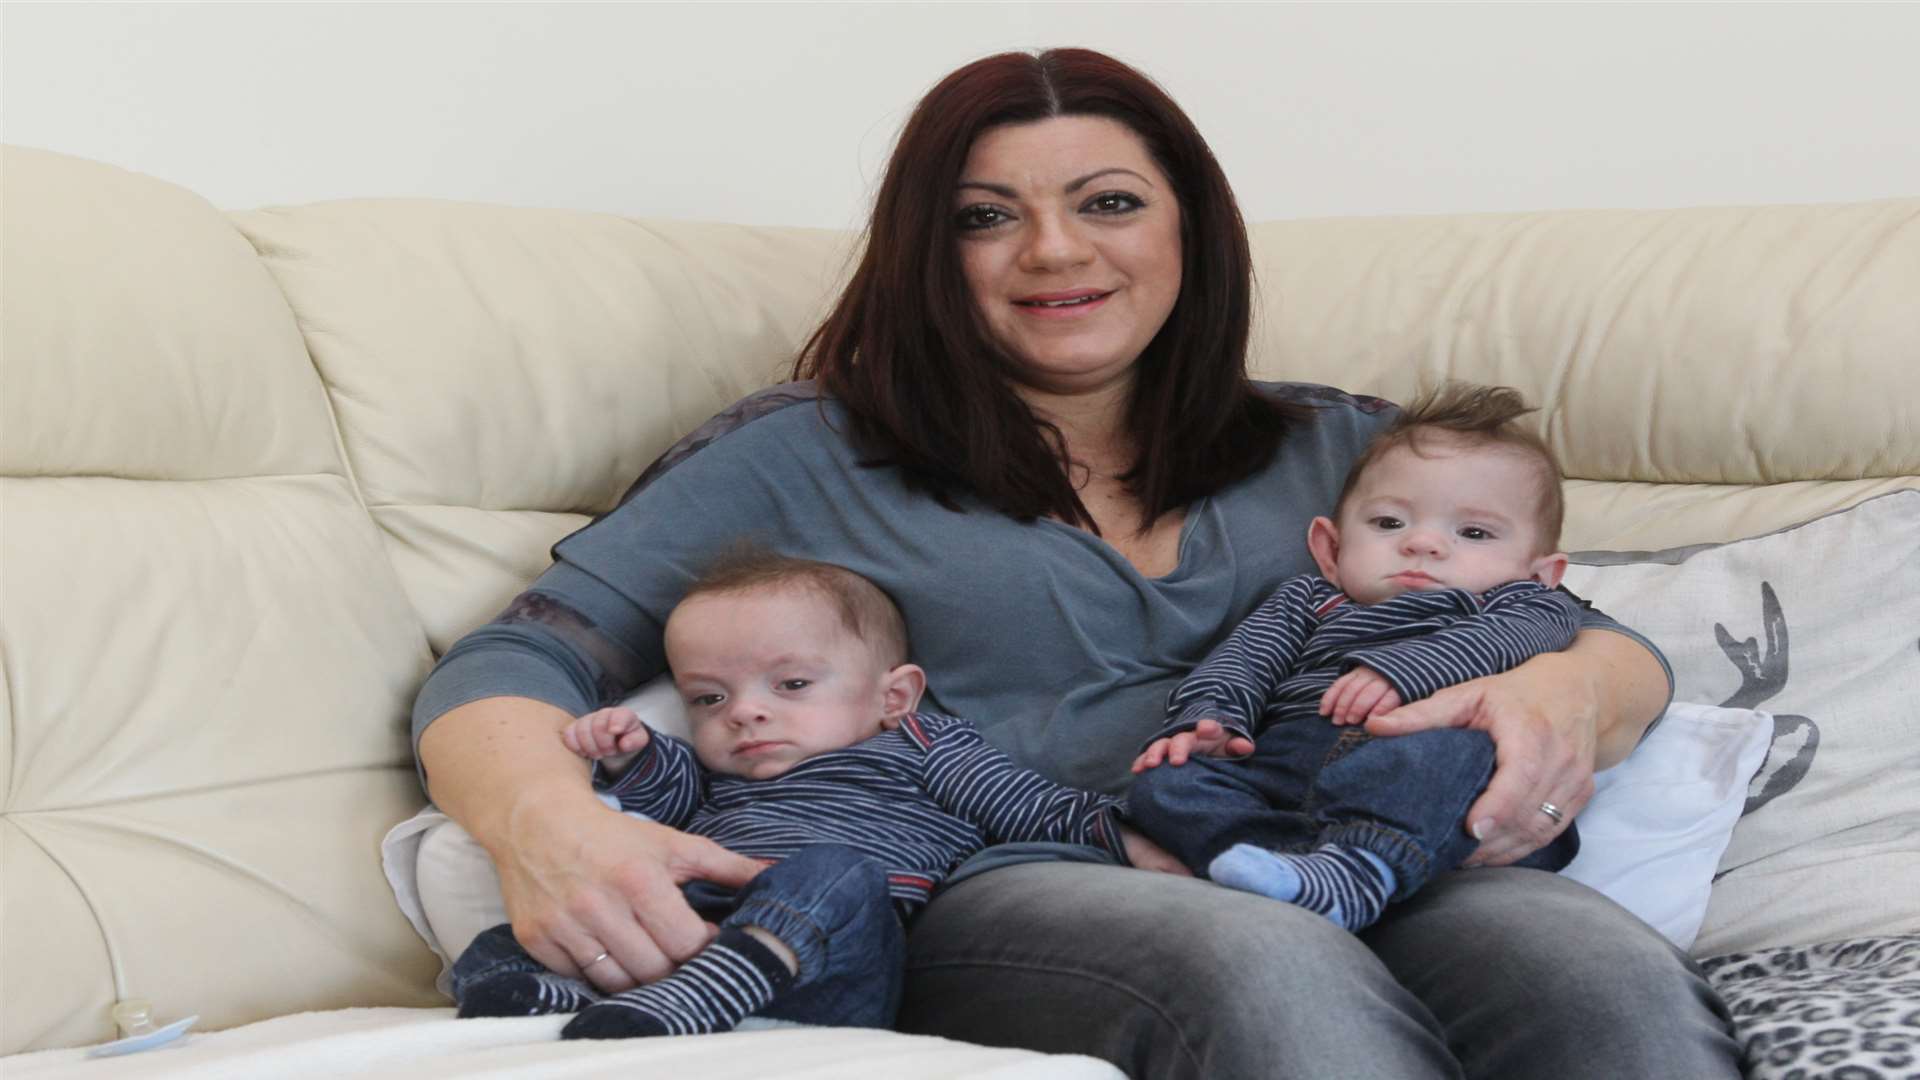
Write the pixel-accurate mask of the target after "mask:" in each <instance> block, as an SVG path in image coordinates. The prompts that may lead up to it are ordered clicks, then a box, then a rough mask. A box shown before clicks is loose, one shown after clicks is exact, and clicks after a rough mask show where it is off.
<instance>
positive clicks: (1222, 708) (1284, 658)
mask: <svg viewBox="0 0 1920 1080" xmlns="http://www.w3.org/2000/svg"><path fill="white" fill-rule="evenodd" d="M1338 595H1339V591H1338V590H1337V589H1335V588H1334V587H1333V586H1332V585H1330V584H1328V583H1327V582H1326V581H1324V580H1323V579H1321V578H1320V577H1318V576H1317V575H1312V574H1306V575H1302V576H1300V577H1295V578H1289V579H1287V580H1286V581H1284V582H1282V583H1281V585H1280V587H1279V588H1278V589H1275V590H1274V591H1273V595H1271V596H1269V597H1267V599H1266V600H1265V602H1263V603H1262V604H1261V605H1260V606H1259V607H1258V608H1256V609H1254V612H1253V614H1251V615H1249V616H1247V617H1246V618H1245V619H1244V620H1242V621H1241V623H1240V625H1239V626H1236V627H1234V629H1233V633H1232V634H1229V635H1228V636H1227V640H1225V641H1223V642H1221V643H1220V645H1219V646H1218V647H1217V648H1215V649H1214V650H1213V652H1212V653H1211V654H1209V655H1208V656H1207V659H1206V662H1205V663H1203V664H1201V665H1200V666H1199V667H1197V668H1195V669H1194V670H1193V674H1191V675H1188V676H1187V677H1186V679H1185V680H1183V681H1182V682H1181V683H1180V685H1179V687H1177V688H1176V689H1175V690H1174V691H1173V693H1172V694H1171V695H1169V696H1168V698H1167V716H1168V722H1167V725H1166V727H1164V728H1162V729H1161V730H1160V731H1159V732H1158V733H1157V734H1155V735H1154V736H1153V739H1149V740H1148V742H1152V741H1154V740H1155V739H1164V738H1166V737H1167V736H1169V735H1173V734H1177V733H1178V732H1182V731H1187V730H1190V729H1191V728H1192V727H1193V726H1194V725H1195V724H1198V723H1199V722H1200V721H1202V720H1205V719H1207V718H1209V717H1211V718H1213V719H1215V720H1218V721H1220V723H1221V725H1222V726H1223V727H1225V728H1226V729H1227V730H1228V731H1231V732H1233V733H1234V734H1236V735H1240V736H1243V737H1245V738H1249V739H1251V738H1253V737H1254V736H1255V735H1256V734H1258V733H1259V725H1260V718H1261V716H1262V714H1264V713H1265V712H1266V708H1267V698H1268V697H1269V695H1271V694H1272V693H1273V691H1274V689H1275V688H1276V687H1278V686H1279V685H1280V684H1281V683H1282V682H1283V681H1285V680H1286V678H1287V676H1289V675H1291V674H1292V673H1293V667H1294V664H1295V663H1296V662H1297V661H1298V659H1299V657H1300V650H1301V648H1302V647H1304V646H1305V644H1306V641H1307V638H1308V637H1309V636H1310V635H1311V634H1312V633H1313V627H1314V621H1315V614H1314V613H1315V609H1316V608H1317V607H1318V606H1319V605H1320V603H1321V602H1324V601H1326V600H1330V599H1332V598H1334V597H1336V596H1338Z"/></svg>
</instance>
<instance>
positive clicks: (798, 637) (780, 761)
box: [666, 585, 889, 780]
mask: <svg viewBox="0 0 1920 1080" xmlns="http://www.w3.org/2000/svg"><path fill="white" fill-rule="evenodd" d="M666 646H667V663H668V665H669V666H670V667H671V668H672V669H673V682H674V685H675V686H676V687H678V688H679V690H680V696H681V698H682V699H683V700H685V701H686V703H687V713H688V716H689V718H690V719H691V720H692V722H693V749H694V753H695V754H696V755H698V757H699V758H700V762H701V764H703V765H705V766H706V767H707V768H709V769H712V770H713V771H715V772H721V773H729V774H731V775H734V776H745V777H750V778H753V779H756V780H765V779H768V778H770V777H775V776H779V775H780V774H781V773H784V772H786V771H787V770H788V769H791V768H793V767H794V766H795V765H797V764H799V763H800V762H802V761H805V760H806V759H808V758H810V757H813V756H815V755H817V754H823V753H826V752H827V751H829V750H840V749H843V748H845V747H848V746H852V745H853V744H855V743H857V742H861V741H863V740H865V739H870V738H872V737H873V736H875V735H878V734H880V731H881V725H880V719H881V717H882V715H883V714H884V713H885V712H886V682H887V672H888V671H889V668H888V666H887V664H886V663H885V662H884V661H883V660H881V659H880V658H879V657H877V656H875V655H874V651H873V650H872V649H871V648H869V647H868V646H867V644H866V643H865V642H863V641H861V640H859V639H858V638H856V637H854V635H853V634H852V632H850V631H849V630H848V629H847V628H846V626H845V624H844V623H842V622H841V620H840V614H839V612H838V611H837V610H836V609H835V608H834V606H833V605H832V603H830V602H829V601H828V600H826V599H825V598H824V597H822V596H819V595H817V594H816V593H814V592H813V591H812V590H811V589H809V588H806V587H804V586H795V585H785V586H774V587H771V588H767V589H758V590H752V591H748V592H734V593H704V594H702V595H699V596H695V597H693V598H692V599H690V600H687V601H686V602H684V603H682V604H681V605H680V606H679V607H678V608H675V609H674V612H673V615H672V617H671V618H669V619H668V620H667V634H666Z"/></svg>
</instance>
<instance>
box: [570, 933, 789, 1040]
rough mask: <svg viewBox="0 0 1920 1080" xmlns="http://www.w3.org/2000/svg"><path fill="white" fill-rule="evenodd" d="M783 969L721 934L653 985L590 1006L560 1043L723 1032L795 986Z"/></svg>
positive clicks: (751, 944) (752, 944) (740, 937)
mask: <svg viewBox="0 0 1920 1080" xmlns="http://www.w3.org/2000/svg"><path fill="white" fill-rule="evenodd" d="M793 978H794V976H793V973H792V972H791V971H788V970H787V965H786V963H785V962H784V961H782V960H781V959H780V957H779V956H777V955H775V954H774V951H773V950H772V949H769V948H767V947H766V946H765V945H762V944H761V943H760V942H758V941H755V940H754V938H753V935H751V934H749V933H747V932H746V931H745V930H744V929H742V928H740V927H737V926H729V927H727V928H725V929H723V930H721V931H720V936H719V937H717V938H714V939H713V942H712V943H711V944H709V945H708V946H707V947H706V948H705V949H702V950H701V951H700V955H698V956H696V957H694V958H693V959H691V960H689V961H687V962H686V963H685V964H682V965H681V966H680V970H678V971H676V972H674V973H673V974H671V975H669V976H667V977H666V978H664V979H661V980H660V981H659V982H656V983H649V984H647V985H646V986H640V987H635V988H634V989H632V990H628V991H626V992H625V993H621V994H614V995H612V996H610V997H606V998H603V999H601V1000H600V1002H599V1003H598V1004H595V1005H593V1006H590V1007H589V1008H587V1009H586V1010H585V1011H584V1012H582V1013H581V1014H580V1015H579V1016H576V1017H574V1018H573V1020H572V1022H571V1023H569V1024H568V1025H567V1026H566V1027H565V1028H563V1029H562V1030H561V1032H560V1037H561V1038H563V1039H629V1038H635V1037H637V1036H642V1035H700V1034H704V1033H706V1032H710V1031H727V1030H729V1029H731V1028H732V1027H734V1025H736V1024H738V1023H739V1022H740V1021H741V1020H743V1019H745V1018H746V1017H748V1016H751V1015H753V1014H754V1013H756V1012H759V1011H760V1010H761V1009H764V1008H766V1007H767V1005H768V1004H770V1003H771V1002H772V1001H773V999H774V998H777V997H779V996H780V995H781V994H782V993H785V992H786V990H787V988H788V987H790V986H792V985H793Z"/></svg>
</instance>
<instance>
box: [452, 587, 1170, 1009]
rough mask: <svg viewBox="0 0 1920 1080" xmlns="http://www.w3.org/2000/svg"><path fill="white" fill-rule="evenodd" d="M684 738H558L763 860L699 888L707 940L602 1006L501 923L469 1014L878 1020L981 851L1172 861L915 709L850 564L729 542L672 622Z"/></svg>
mask: <svg viewBox="0 0 1920 1080" xmlns="http://www.w3.org/2000/svg"><path fill="white" fill-rule="evenodd" d="M666 655H667V664H668V667H669V668H670V670H671V671H672V673H673V681H674V685H675V687H676V688H677V689H678V690H679V691H680V694H681V695H682V697H683V698H684V699H685V701H686V704H687V711H688V714H689V719H690V722H691V725H692V744H691V746H689V745H688V744H687V743H686V742H683V741H681V740H679V739H676V738H672V737H669V736H664V735H661V734H658V733H656V732H653V731H651V730H650V729H648V728H647V726H646V725H645V724H644V723H642V722H641V721H640V719H639V718H638V717H637V716H635V715H634V713H633V712H632V711H631V710H628V709H624V708H609V709H601V710H598V711H596V712H591V713H588V714H586V715H585V716H581V717H579V718H577V719H576V720H574V721H573V722H572V724H570V725H569V726H567V727H566V728H564V729H563V731H562V733H561V738H562V739H563V741H564V742H565V743H566V745H567V746H568V747H569V748H570V749H572V750H573V751H574V752H575V753H577V754H579V755H580V756H582V757H585V758H589V759H592V760H593V761H594V768H593V773H594V784H595V786H596V787H597V788H599V789H600V790H602V791H603V792H605V793H609V794H611V795H613V796H615V797H617V798H618V800H619V802H620V805H621V808H622V809H623V810H627V811H631V812H638V813H642V814H645V815H647V816H648V817H651V818H653V819H654V820H656V821H658V822H661V823H663V824H666V825H670V826H673V827H675V828H679V829H683V830H685V831H687V832H691V833H695V834H698V835H700V836H705V837H709V838H711V839H713V840H714V841H716V842H718V843H719V844H720V845H721V846H723V847H726V848H728V849H730V850H733V851H735V852H739V853H741V854H743V855H747V856H750V857H753V858H756V859H759V860H761V861H764V862H766V863H768V864H769V865H768V867H767V868H766V869H765V870H762V871H761V872H760V873H759V875H758V876H756V877H755V878H754V879H753V880H752V881H751V882H749V883H748V884H747V885H746V886H745V887H743V888H741V889H739V890H738V891H737V892H736V891H734V890H731V889H725V888H722V887H719V886H717V885H714V884H713V883H711V882H704V881H695V882H691V883H689V884H688V885H687V886H686V887H685V888H684V890H683V892H684V894H685V896H686V898H687V901H688V903H689V905H690V906H691V907H693V909H694V910H695V911H697V912H699V913H700V915H701V916H702V917H703V918H705V919H707V920H709V921H710V922H713V923H717V924H718V935H717V936H716V937H714V938H713V940H712V941H711V942H710V943H709V944H708V945H707V947H706V948H705V949H704V950H703V951H702V952H700V953H699V954H697V955H696V956H694V957H693V959H691V960H689V961H687V962H686V963H685V964H683V965H682V966H681V967H680V968H678V969H677V970H676V971H674V973H673V974H671V975H669V976H667V977H666V978H664V979H662V980H660V981H658V982H654V983H650V984H648V985H645V986H641V987H637V988H635V989H632V990H628V991H626V992H624V993H619V994H613V995H610V996H602V995H600V994H599V993H598V992H596V991H595V990H594V988H593V987H592V986H590V985H589V984H587V983H585V982H583V981H580V980H578V979H571V978H566V977H563V976H560V975H556V974H554V973H552V972H549V971H547V970H546V969H545V968H543V967H542V966H541V965H540V963H539V962H538V961H536V960H534V959H533V958H532V957H531V956H530V955H528V954H527V952H526V951H525V950H524V949H523V948H521V946H520V945H519V943H518V942H516V941H515V940H514V937H513V932H512V929H511V927H509V926H505V925H502V926H498V927H495V928H493V929H491V930H488V931H486V932H485V933H483V934H481V935H480V936H479V937H478V938H476V939H475V941H474V943H473V944H472V945H471V946H469V947H468V949H467V951H466V952H464V953H462V954H461V957H460V959H459V960H458V961H457V962H456V963H455V964H454V968H453V988H454V996H455V998H456V999H457V1000H458V1001H459V1004H460V1015H461V1016H526V1015H531V1014H539V1013H556V1012H576V1011H577V1012H579V1014H580V1015H578V1016H576V1017H575V1018H574V1019H573V1020H572V1021H571V1022H569V1023H568V1024H567V1026H566V1027H565V1029H564V1030H563V1031H562V1033H561V1035H562V1037H563V1038H593V1039H598V1038H625V1037H630V1036H640V1035H669V1034H672V1035H678V1034H695V1033H700V1032H710V1031H724V1030H727V1029H729V1028H732V1027H734V1026H735V1025H736V1024H738V1023H739V1022H740V1021H741V1020H742V1019H743V1018H745V1017H747V1016H749V1015H756V1014H757V1015H761V1016H767V1017H775V1018H780V1019H787V1020H794V1021H799V1022H803V1023H812V1024H836V1025H847V1026H872V1027H886V1026H888V1025H889V1024H891V1022H892V1020H893V1017H894V1013H895V1012H896V1011H897V1009H898V1007H899V1002H900V988H901V982H902V978H903V972H904V961H905V937H904V932H903V923H904V921H905V920H906V919H908V918H910V917H911V916H912V915H913V914H914V913H915V912H916V911H918V909H919V908H921V907H922V906H924V905H925V904H926V902H927V899H928V897H929V895H930V894H931V893H932V892H933V889H934V887H935V886H936V885H938V884H939V883H940V881H941V880H942V879H944V878H945V877H946V876H947V874H948V873H949V872H951V871H952V870H953V868H954V867H955V866H957V865H958V864H959V863H960V862H961V861H962V860H963V859H965V858H966V857H967V856H969V855H972V854H973V853H975V852H976V851H979V850H980V849H982V848H984V847H986V846H987V845H989V844H995V843H1002V842H1009V841H1054V842H1064V843H1071V844H1084V845H1090V846H1094V847H1097V848H1100V849H1103V850H1104V851H1105V852H1107V853H1108V854H1109V855H1111V856H1113V857H1114V858H1115V859H1116V860H1118V861H1120V862H1122V863H1126V864H1130V865H1138V866H1144V867H1151V868H1156V869H1163V870H1167V871H1169V872H1175V873H1184V872H1185V871H1184V869H1182V868H1181V867H1180V866H1179V864H1178V863H1177V862H1175V861H1174V860H1173V859H1172V858H1171V857H1170V856H1168V855H1167V853H1166V852H1164V851H1162V850H1161V849H1159V848H1158V847H1156V846H1154V845H1153V843H1152V842H1151V841H1148V840H1146V839H1145V838H1144V837H1142V836H1141V835H1140V834H1139V833H1137V832H1134V831H1133V830H1132V829H1130V828H1128V827H1126V826H1124V825H1122V824H1121V823H1120V820H1119V817H1118V813H1117V811H1118V807H1119V800H1118V799H1116V798H1113V797H1111V796H1106V795H1097V794H1093V793H1090V792H1085V791H1077V790H1073V789H1071V788H1065V787H1062V786H1060V785H1058V784H1056V783H1054V782H1053V781H1051V780H1048V779H1046V778H1045V777H1043V776H1041V775H1040V774H1038V773H1035V772H1031V771H1029V770H1026V769H1022V768H1019V767H1018V766H1016V765H1015V764H1014V763H1013V762H1012V761H1011V760H1009V759H1008V758H1007V757H1006V755H1005V754H1003V753H1001V752H1000V751H999V750H997V749H995V748H994V747H992V746H990V745H988V744H987V743H986V742H985V741H984V740H983V739H982V738H981V736H980V733H979V731H978V730H977V729H976V728H974V726H973V725H972V724H970V723H968V722H967V721H964V720H959V719H956V718H954V717H950V716H941V715H938V714H934V713H925V712H916V711H915V710H916V707H917V706H918V705H919V703H920V697H921V693H922V692H923V691H924V689H925V687H926V676H925V675H924V674H923V673H922V671H921V669H920V668H919V667H918V666H916V665H914V664H911V663H908V662H907V633H906V625H905V623H904V621H903V620H902V618H901V616H900V612H899V610H898V609H897V608H896V607H895V606H894V604H893V602H892V600H890V599H889V598H888V597H887V595H886V593H884V592H882V591H881V590H880V589H879V587H877V586H875V585H874V584H873V583H872V582H870V581H868V580H867V579H865V578H863V577H861V576H860V575H858V574H855V573H853V572H852V571H850V570H846V569H844V568H841V567H838V566H832V565H829V564H826V563H818V562H808V561H805V560H800V559H793V558H788V557H785V556H781V555H775V554H772V553H767V552H757V551H746V552H737V553H735V554H733V555H731V556H728V557H726V558H724V559H723V560H721V562H720V564H719V565H717V566H716V567H715V568H713V569H712V570H711V571H709V572H708V573H707V574H706V575H705V576H703V577H702V578H701V579H700V580H699V581H697V582H696V583H695V584H694V585H693V587H692V588H691V589H690V590H689V591H688V593H687V595H686V596H685V597H684V598H683V599H682V600H681V601H680V603H679V605H678V606H676V607H675V608H674V609H673V612H672V614H671V615H670V616H669V618H668V619H667V625H666Z"/></svg>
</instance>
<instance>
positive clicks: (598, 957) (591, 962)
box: [580, 953, 607, 971]
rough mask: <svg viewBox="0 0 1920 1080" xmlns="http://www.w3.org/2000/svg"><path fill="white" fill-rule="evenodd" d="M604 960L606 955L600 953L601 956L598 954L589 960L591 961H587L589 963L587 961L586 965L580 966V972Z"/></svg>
mask: <svg viewBox="0 0 1920 1080" xmlns="http://www.w3.org/2000/svg"><path fill="white" fill-rule="evenodd" d="M606 958H607V954H606V953H601V954H600V955H599V956H596V957H594V958H593V959H591V960H589V961H587V962H586V963H584V964H581V965H580V970H581V971H585V970H587V969H588V968H590V967H592V966H593V965H595V964H597V963H599V962H600V961H602V960H605V959H606Z"/></svg>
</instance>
